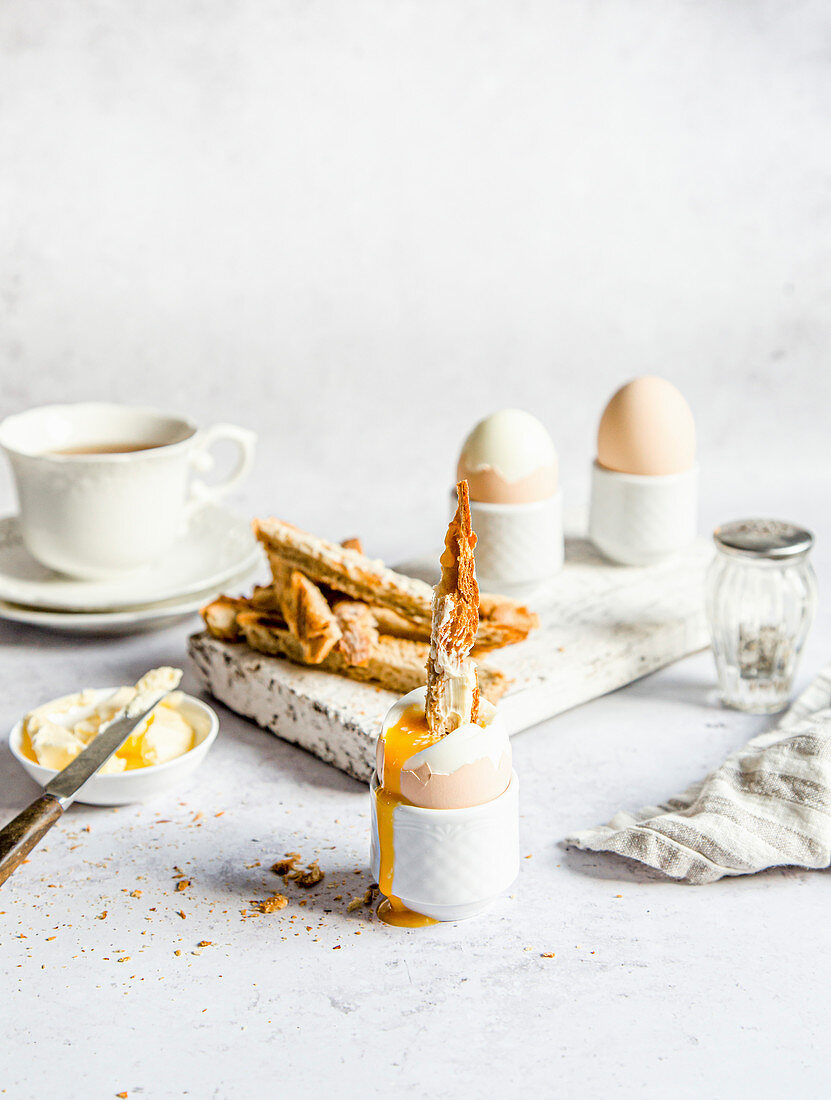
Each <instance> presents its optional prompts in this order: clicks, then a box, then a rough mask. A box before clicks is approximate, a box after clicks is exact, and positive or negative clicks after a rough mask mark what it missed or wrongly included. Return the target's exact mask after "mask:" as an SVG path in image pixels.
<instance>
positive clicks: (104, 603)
mask: <svg viewBox="0 0 831 1100" xmlns="http://www.w3.org/2000/svg"><path fill="white" fill-rule="evenodd" d="M261 563H262V552H261V550H260V548H259V546H258V544H257V542H256V540H255V538H254V536H253V534H252V532H251V527H250V525H249V524H248V523H247V522H246V521H244V520H241V519H240V518H239V517H237V516H235V515H233V514H232V513H231V512H228V511H227V510H226V509H224V508H221V507H219V506H217V505H210V504H208V505H205V506H204V507H202V508H200V509H199V510H198V511H196V512H195V513H194V514H193V515H192V516H191V518H190V520H189V522H188V524H187V526H186V528H185V530H184V531H183V533H182V535H181V536H180V537H179V539H178V541H177V542H176V543H175V544H174V545H173V546H172V547H171V548H170V550H168V551H167V553H166V554H165V555H164V556H163V557H162V558H161V559H160V560H158V561H157V562H155V563H154V564H153V565H151V566H148V567H147V568H145V569H142V570H140V571H138V572H135V573H131V574H129V575H128V576H125V577H119V578H118V579H113V580H80V579H77V578H74V577H67V576H64V575H63V574H61V573H56V572H53V571H52V570H51V569H48V568H47V567H46V566H44V565H41V564H40V563H39V562H37V561H35V559H34V558H33V557H31V555H30V554H29V553H28V551H27V550H26V548H25V546H24V545H23V539H22V537H21V534H20V524H19V522H18V518H17V517H16V516H6V517H5V518H3V519H0V618H2V619H10V620H12V621H13V622H21V623H31V624H34V625H37V626H42V627H47V628H49V629H52V630H62V631H71V632H73V633H90V634H96V633H97V634H130V633H133V632H136V631H139V630H148V629H151V628H153V627H158V626H162V625H164V624H166V623H168V622H171V621H173V620H175V619H179V618H182V617H183V616H185V615H191V614H193V613H194V612H195V611H198V610H199V608H200V607H201V606H202V605H203V604H204V603H207V602H208V601H209V600H211V599H212V598H213V597H214V596H216V595H217V593H219V592H220V591H228V590H234V589H235V588H236V587H237V586H238V585H241V584H242V583H243V582H244V581H246V580H248V579H249V578H250V576H251V574H252V573H253V572H254V571H255V570H256V569H257V568H258V566H260V565H261Z"/></svg>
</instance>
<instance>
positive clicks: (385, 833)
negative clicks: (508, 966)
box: [375, 705, 441, 928]
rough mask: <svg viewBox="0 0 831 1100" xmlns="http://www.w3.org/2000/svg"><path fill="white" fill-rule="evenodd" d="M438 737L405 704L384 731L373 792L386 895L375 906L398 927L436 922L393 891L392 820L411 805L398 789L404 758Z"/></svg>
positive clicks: (417, 711) (382, 885)
mask: <svg viewBox="0 0 831 1100" xmlns="http://www.w3.org/2000/svg"><path fill="white" fill-rule="evenodd" d="M439 740H441V735H435V734H433V733H431V731H430V729H429V728H428V726H427V718H426V717H425V714H424V710H423V708H422V707H419V706H417V705H413V706H410V707H407V709H406V710H405V711H404V712H403V713H402V715H401V717H400V718H399V720H398V721H397V722H396V724H395V725H394V726H390V727H389V728H388V729H387V730H386V732H385V733H384V768H383V772H384V774H383V775H380V776H379V777H378V779H379V781H380V785H379V787H378V789H377V790H376V792H375V808H376V812H377V817H378V840H379V845H380V849H381V870H380V874H379V876H378V886H379V888H380V890H381V893H382V894H384V895H385V899H384V901H382V902H381V904H380V905H379V906H378V916H379V917H380V918H381V920H382V921H384V923H385V924H392V925H395V926H396V927H399V928H424V927H426V926H427V925H430V924H436V923H437V922H436V921H434V920H433V919H432V917H426V916H424V914H423V913H416V912H414V911H413V910H412V909H408V908H407V906H406V905H405V904H404V903H403V902H402V901H401V899H400V898H397V897H396V896H395V894H393V892H392V885H393V875H394V871H395V840H394V833H393V823H394V817H395V811H396V808H397V807H398V806H399V805H401V804H402V803H407V804H409V805H412V803H410V802H409V800H408V799H406V798H405V797H404V796H403V795H402V793H401V772H402V769H403V767H404V765H405V764H406V763H407V761H408V760H409V759H410V758H411V757H412V756H413V755H414V754H415V753H417V752H420V751H421V749H426V748H428V747H429V746H430V745H434V744H435V743H436V742H437V741H439Z"/></svg>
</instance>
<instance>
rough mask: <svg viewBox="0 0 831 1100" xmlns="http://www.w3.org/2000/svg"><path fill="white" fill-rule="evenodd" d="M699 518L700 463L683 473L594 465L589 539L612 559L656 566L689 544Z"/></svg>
mask: <svg viewBox="0 0 831 1100" xmlns="http://www.w3.org/2000/svg"><path fill="white" fill-rule="evenodd" d="M697 521H698V465H695V466H693V467H692V468H691V469H689V470H686V471H684V473H681V474H663V475H660V474H659V475H650V476H646V475H642V474H621V473H618V472H617V471H615V470H607V469H606V468H605V467H603V466H600V465H599V464H598V463H597V462H595V463H594V466H593V467H592V488H591V507H590V510H589V538H590V539H591V541H592V542H593V543H594V545H595V546H596V547H597V549H598V550H599V551H600V552H601V553H602V554H603V555H604V556H605V557H607V558H609V559H610V560H611V561H614V562H618V563H619V564H621V565H654V564H655V563H656V562H659V561H663V560H664V559H665V558H668V557H671V556H672V555H673V554H676V553H678V551H680V550H683V549H684V548H685V547H687V546H689V545H690V543H691V542H692V541H693V540H694V539H695V536H696V529H697Z"/></svg>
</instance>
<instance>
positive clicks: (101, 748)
mask: <svg viewBox="0 0 831 1100" xmlns="http://www.w3.org/2000/svg"><path fill="white" fill-rule="evenodd" d="M169 694H170V692H169V691H154V692H142V693H141V694H140V695H137V696H136V697H135V699H133V700H132V702H131V703H130V704H129V705H128V706H127V708H126V710H125V712H124V714H123V715H122V716H121V718H116V719H115V721H113V722H110V724H109V725H108V726H107V727H106V728H105V729H103V730H102V731H101V733H99V734H98V736H97V737H95V738H94V739H93V740H92V741H90V743H89V744H88V745H87V747H86V748H85V749H84V751H83V752H80V753H78V755H77V756H76V757H75V759H74V760H72V761H70V763H69V764H67V766H66V767H65V768H64V769H63V771H60V772H58V774H57V775H56V776H55V778H54V779H52V780H50V781H49V783H47V784H46V786H45V787H44V789H43V794H42V795H41V796H40V798H36V799H35V801H34V802H33V803H32V804H31V805H30V806H27V807H26V809H25V810H24V811H23V812H22V813H20V814H18V815H17V817H16V818H14V820H13V821H10V822H9V823H8V825H6V826H5V828H3V829H0V886H2V885H3V883H4V882H5V881H6V879H7V878H8V877H9V875H10V874H11V873H12V872H13V871H15V870H17V868H18V867H19V866H20V864H21V863H22V862H23V860H24V859H25V858H26V856H27V855H28V854H29V852H31V850H32V849H33V848H34V846H35V845H36V844H38V843H40V841H41V840H42V839H43V837H44V836H45V835H46V833H47V832H48V831H49V830H50V829H51V828H52V826H53V825H54V824H55V822H56V821H57V820H58V818H59V817H60V816H61V815H62V814H63V812H64V810H66V809H67V808H68V807H69V806H70V805H71V804H72V802H73V801H74V799H75V795H76V794H77V793H78V791H79V790H80V789H81V787H83V785H84V783H86V781H87V780H88V779H90V778H91V777H92V776H93V775H95V773H96V772H97V771H98V769H99V768H100V767H102V765H104V764H106V762H107V761H108V760H109V758H110V757H111V756H112V754H113V753H114V752H117V751H118V750H119V749H120V748H121V746H122V745H123V744H124V742H125V741H126V740H127V738H128V737H129V736H130V734H131V733H132V732H133V730H134V729H135V728H136V726H138V725H140V724H141V722H143V721H144V719H145V718H146V717H147V715H148V714H149V713H150V711H151V710H153V708H154V707H156V706H158V705H159V703H160V702H161V700H162V699H164V698H165V697H166V696H167V695H169Z"/></svg>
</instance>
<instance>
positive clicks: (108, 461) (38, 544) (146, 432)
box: [0, 402, 256, 580]
mask: <svg viewBox="0 0 831 1100" xmlns="http://www.w3.org/2000/svg"><path fill="white" fill-rule="evenodd" d="M220 440H229V441H231V442H232V443H234V444H236V446H237V449H238V452H239V453H238V456H237V461H236V465H235V467H234V469H233V470H232V472H231V473H230V474H229V476H228V477H227V478H226V479H225V480H224V481H221V482H220V483H218V484H214V485H210V486H208V485H206V484H205V483H204V482H202V481H200V480H198V479H194V478H193V477H192V476H191V475H192V474H193V473H204V472H205V471H206V470H208V469H210V467H211V465H212V464H213V460H212V458H211V456H210V454H209V450H210V448H211V447H212V446H213V444H215V443H217V442H218V441H220ZM255 442H256V436H255V434H254V433H253V432H251V431H248V430H246V429H245V428H237V427H235V426H234V425H232V424H217V425H215V426H214V427H211V428H198V427H197V426H196V425H195V424H193V423H191V422H190V421H189V420H184V419H182V418H180V417H177V416H173V415H170V414H167V413H163V412H159V411H157V410H155V409H146V408H133V407H131V406H128V405H113V404H105V403H100V402H95V403H89V404H79V405H45V406H43V407H42V408H37V409H29V410H28V411H27V412H23V413H17V414H16V415H14V416H9V417H7V418H6V419H5V420H4V421H3V422H2V423H0V448H2V449H3V450H4V451H5V453H6V455H7V456H8V459H9V462H10V463H11V468H12V473H13V475H14V480H15V484H16V488H17V497H18V502H19V506H20V516H19V519H20V528H21V534H22V537H23V541H24V543H25V545H26V548H27V549H28V551H29V553H30V554H31V555H32V557H34V558H37V560H38V561H40V562H42V564H43V565H46V566H49V567H50V568H51V569H56V570H57V571H58V572H60V573H66V574H68V575H70V576H74V577H83V578H85V579H89V580H98V579H102V578H107V577H117V576H119V575H122V574H127V573H131V572H133V571H135V570H137V569H141V568H142V567H143V566H146V565H150V564H152V562H154V561H155V560H157V559H158V558H159V557H161V555H162V554H163V553H164V552H165V551H166V550H167V549H168V548H169V547H170V546H172V545H173V543H174V542H175V541H176V539H177V537H178V536H179V535H180V534H181V532H182V530H183V528H184V525H185V524H186V523H187V520H188V518H189V517H190V516H191V515H192V514H193V512H194V511H195V510H196V509H198V508H200V507H202V506H204V505H205V504H211V503H215V502H216V501H218V500H221V499H222V497H224V496H225V495H226V494H227V493H229V492H230V491H231V490H232V489H234V488H235V487H236V486H237V485H239V484H240V482H242V481H243V480H244V478H246V477H247V476H248V474H249V473H250V471H251V467H252V465H253V462H254V447H255Z"/></svg>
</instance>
